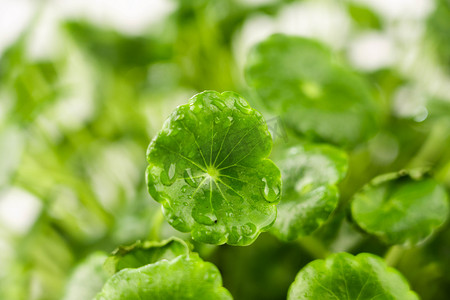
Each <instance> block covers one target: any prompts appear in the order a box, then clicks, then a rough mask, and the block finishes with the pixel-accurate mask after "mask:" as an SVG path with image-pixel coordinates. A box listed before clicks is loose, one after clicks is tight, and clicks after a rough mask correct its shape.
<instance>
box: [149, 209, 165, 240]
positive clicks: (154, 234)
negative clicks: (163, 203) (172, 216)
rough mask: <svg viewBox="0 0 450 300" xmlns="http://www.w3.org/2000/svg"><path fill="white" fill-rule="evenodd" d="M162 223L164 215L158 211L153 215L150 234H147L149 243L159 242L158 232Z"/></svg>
mask: <svg viewBox="0 0 450 300" xmlns="http://www.w3.org/2000/svg"><path fill="white" fill-rule="evenodd" d="M163 221H164V215H163V212H162V210H161V209H158V210H157V211H156V212H155V214H154V215H153V222H152V227H151V229H150V232H149V234H148V240H149V241H159V240H160V238H161V237H160V232H161V225H162V223H163Z"/></svg>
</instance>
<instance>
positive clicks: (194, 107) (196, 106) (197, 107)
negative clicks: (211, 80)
mask: <svg viewBox="0 0 450 300" xmlns="http://www.w3.org/2000/svg"><path fill="white" fill-rule="evenodd" d="M189 109H190V110H191V111H193V112H194V113H199V112H201V111H202V109H203V99H197V100H196V101H194V102H192V103H191V104H190V105H189Z"/></svg>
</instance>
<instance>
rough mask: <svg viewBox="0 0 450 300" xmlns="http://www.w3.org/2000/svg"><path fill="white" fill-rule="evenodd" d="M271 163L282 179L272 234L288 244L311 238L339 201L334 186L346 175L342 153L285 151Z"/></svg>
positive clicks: (323, 148) (322, 148) (311, 148)
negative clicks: (280, 195) (274, 162)
mask: <svg viewBox="0 0 450 300" xmlns="http://www.w3.org/2000/svg"><path fill="white" fill-rule="evenodd" d="M280 156H281V157H280V159H278V160H275V161H276V162H277V165H278V166H279V167H280V169H281V170H282V171H281V175H282V179H283V192H282V195H283V196H282V199H281V202H280V203H279V204H278V205H277V209H278V217H277V220H276V222H275V224H274V226H273V227H272V231H273V232H274V233H275V235H276V236H278V237H279V238H281V239H283V240H286V241H290V240H294V239H296V238H298V237H300V236H305V235H309V234H311V233H312V232H313V231H314V230H316V229H317V228H318V227H319V226H320V225H322V223H323V222H325V221H326V220H327V219H328V217H329V216H330V214H331V213H332V212H333V211H334V209H335V208H336V206H337V204H338V200H339V191H338V188H337V186H336V183H337V182H338V181H340V180H342V179H343V177H344V176H345V174H346V173H347V165H348V160H347V155H346V153H345V152H343V151H341V150H339V149H336V148H334V147H331V146H328V145H304V146H296V147H291V148H289V149H286V150H285V151H284V153H282V154H281V155H280Z"/></svg>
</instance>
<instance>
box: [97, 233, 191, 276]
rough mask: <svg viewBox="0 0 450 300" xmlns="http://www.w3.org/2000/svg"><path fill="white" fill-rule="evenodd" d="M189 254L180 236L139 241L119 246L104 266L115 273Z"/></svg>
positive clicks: (109, 271)
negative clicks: (160, 240) (160, 239)
mask: <svg viewBox="0 0 450 300" xmlns="http://www.w3.org/2000/svg"><path fill="white" fill-rule="evenodd" d="M183 254H189V247H188V245H187V244H186V243H185V242H184V241H183V240H180V239H178V238H171V239H168V240H165V241H162V242H155V241H145V242H141V241H138V242H136V243H134V244H133V245H131V246H126V247H119V248H118V249H116V250H115V251H114V252H113V254H112V255H111V256H110V257H108V259H107V260H106V262H105V265H104V268H105V270H107V271H108V273H109V274H111V275H113V274H115V273H117V272H119V271H120V270H122V269H125V268H139V267H142V266H145V265H148V264H152V263H155V262H157V261H159V260H162V259H166V260H171V259H174V258H175V257H177V256H180V255H183Z"/></svg>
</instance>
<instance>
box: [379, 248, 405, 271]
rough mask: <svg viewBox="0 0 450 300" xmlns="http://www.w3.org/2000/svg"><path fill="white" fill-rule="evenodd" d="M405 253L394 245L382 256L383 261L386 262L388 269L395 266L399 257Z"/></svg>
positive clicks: (403, 249)
mask: <svg viewBox="0 0 450 300" xmlns="http://www.w3.org/2000/svg"><path fill="white" fill-rule="evenodd" d="M404 253H405V248H403V247H401V246H398V245H394V246H392V247H390V248H389V249H388V251H387V252H386V254H385V255H384V260H385V261H386V264H387V265H388V266H390V267H395V266H397V264H398V262H399V261H400V259H401V257H402V256H403V254H404Z"/></svg>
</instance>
